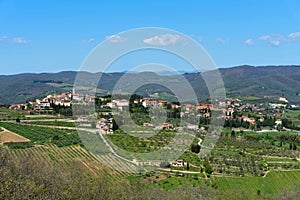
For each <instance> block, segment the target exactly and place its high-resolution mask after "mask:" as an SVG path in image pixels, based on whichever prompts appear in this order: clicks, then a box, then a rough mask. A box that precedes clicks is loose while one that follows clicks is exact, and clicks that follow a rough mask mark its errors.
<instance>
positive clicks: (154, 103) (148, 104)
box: [142, 98, 159, 108]
mask: <svg viewBox="0 0 300 200" xmlns="http://www.w3.org/2000/svg"><path fill="white" fill-rule="evenodd" d="M142 105H143V106H144V107H145V108H146V107H157V106H158V105H159V104H158V101H157V100H156V99H148V98H143V99H142Z"/></svg>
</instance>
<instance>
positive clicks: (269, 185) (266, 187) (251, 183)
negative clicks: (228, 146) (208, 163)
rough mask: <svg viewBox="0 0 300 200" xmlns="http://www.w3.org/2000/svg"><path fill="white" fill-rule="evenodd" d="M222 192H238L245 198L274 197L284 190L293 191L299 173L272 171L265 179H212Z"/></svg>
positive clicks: (297, 182) (299, 182)
mask: <svg viewBox="0 0 300 200" xmlns="http://www.w3.org/2000/svg"><path fill="white" fill-rule="evenodd" d="M214 179H215V180H216V182H217V185H218V189H219V190H220V191H223V192H230V191H231V192H232V191H238V192H241V193H244V194H246V195H247V196H255V195H256V194H257V191H258V190H260V191H261V194H265V195H276V194H278V193H280V192H281V191H282V190H284V189H290V190H295V189H296V188H295V186H296V185H299V184H300V171H299V170H298V171H272V172H269V173H268V174H267V176H266V177H214Z"/></svg>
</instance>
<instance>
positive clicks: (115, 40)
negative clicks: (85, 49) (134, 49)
mask: <svg viewBox="0 0 300 200" xmlns="http://www.w3.org/2000/svg"><path fill="white" fill-rule="evenodd" d="M105 39H107V40H108V41H110V42H112V43H118V42H124V41H126V40H127V38H122V37H121V36H119V35H110V36H106V37H105Z"/></svg>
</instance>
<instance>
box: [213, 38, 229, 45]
mask: <svg viewBox="0 0 300 200" xmlns="http://www.w3.org/2000/svg"><path fill="white" fill-rule="evenodd" d="M228 41H229V40H228V39H223V38H217V39H216V43H219V44H226V43H227V42H228Z"/></svg>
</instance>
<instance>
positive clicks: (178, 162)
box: [171, 160, 184, 167]
mask: <svg viewBox="0 0 300 200" xmlns="http://www.w3.org/2000/svg"><path fill="white" fill-rule="evenodd" d="M171 165H172V166H173V167H183V166H184V161H183V160H176V161H175V162H172V163H171Z"/></svg>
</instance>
